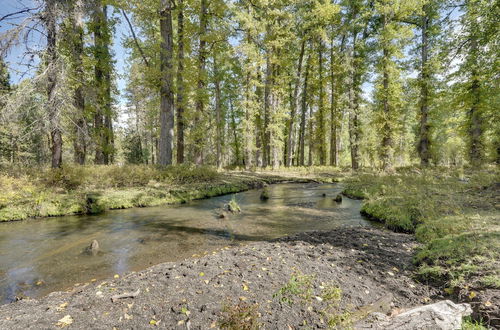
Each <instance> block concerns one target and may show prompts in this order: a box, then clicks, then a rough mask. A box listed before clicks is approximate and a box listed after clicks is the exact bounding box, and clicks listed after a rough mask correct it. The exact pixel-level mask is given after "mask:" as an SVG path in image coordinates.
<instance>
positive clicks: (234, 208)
mask: <svg viewBox="0 0 500 330" xmlns="http://www.w3.org/2000/svg"><path fill="white" fill-rule="evenodd" d="M227 210H228V211H229V212H232V213H239V212H241V207H240V205H239V204H238V202H237V201H236V196H233V197H231V200H230V201H229V203H227Z"/></svg>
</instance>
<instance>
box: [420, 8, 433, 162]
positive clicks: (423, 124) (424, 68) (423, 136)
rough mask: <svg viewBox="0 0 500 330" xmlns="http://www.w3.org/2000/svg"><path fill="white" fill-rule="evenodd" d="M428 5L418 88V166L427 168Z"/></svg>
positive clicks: (428, 154)
mask: <svg viewBox="0 0 500 330" xmlns="http://www.w3.org/2000/svg"><path fill="white" fill-rule="evenodd" d="M429 19H430V15H429V5H424V15H423V16H422V22H421V42H422V49H421V54H420V55H421V62H422V63H421V69H420V70H421V71H420V77H421V86H420V137H419V144H418V153H419V155H420V164H421V165H422V166H428V165H429V160H430V152H429V144H430V139H429V128H430V125H429V121H428V115H429V83H430V81H429V79H430V74H429V68H428V51H429V43H428V37H429V36H428V34H429V30H428V27H429Z"/></svg>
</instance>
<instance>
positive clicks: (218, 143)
mask: <svg viewBox="0 0 500 330" xmlns="http://www.w3.org/2000/svg"><path fill="white" fill-rule="evenodd" d="M214 84H215V118H216V123H215V125H216V134H217V136H216V142H215V143H216V157H217V159H216V162H217V168H218V169H221V168H222V134H223V132H222V129H223V127H222V125H223V121H222V105H221V90H220V77H219V68H218V63H217V59H216V58H215V57H214Z"/></svg>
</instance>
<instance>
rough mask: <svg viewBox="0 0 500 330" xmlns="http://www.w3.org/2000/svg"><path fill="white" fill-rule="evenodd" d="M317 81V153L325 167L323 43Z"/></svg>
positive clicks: (319, 44) (319, 51)
mask: <svg viewBox="0 0 500 330" xmlns="http://www.w3.org/2000/svg"><path fill="white" fill-rule="evenodd" d="M318 76H319V77H318V79H319V99H318V123H317V130H318V142H319V143H318V153H319V163H320V165H321V166H324V165H326V123H325V89H324V85H323V42H322V41H319V42H318Z"/></svg>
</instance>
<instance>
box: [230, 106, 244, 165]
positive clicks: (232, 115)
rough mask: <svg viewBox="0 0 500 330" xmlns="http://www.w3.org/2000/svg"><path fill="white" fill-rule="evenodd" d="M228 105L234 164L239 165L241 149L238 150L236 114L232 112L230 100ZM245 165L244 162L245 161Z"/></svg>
mask: <svg viewBox="0 0 500 330" xmlns="http://www.w3.org/2000/svg"><path fill="white" fill-rule="evenodd" d="M229 107H230V110H231V126H232V129H233V137H234V157H235V158H236V165H241V151H240V142H239V139H238V133H237V124H236V116H235V114H234V109H233V103H232V102H231V101H230V103H229ZM247 161H248V160H247ZM245 166H246V163H245Z"/></svg>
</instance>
